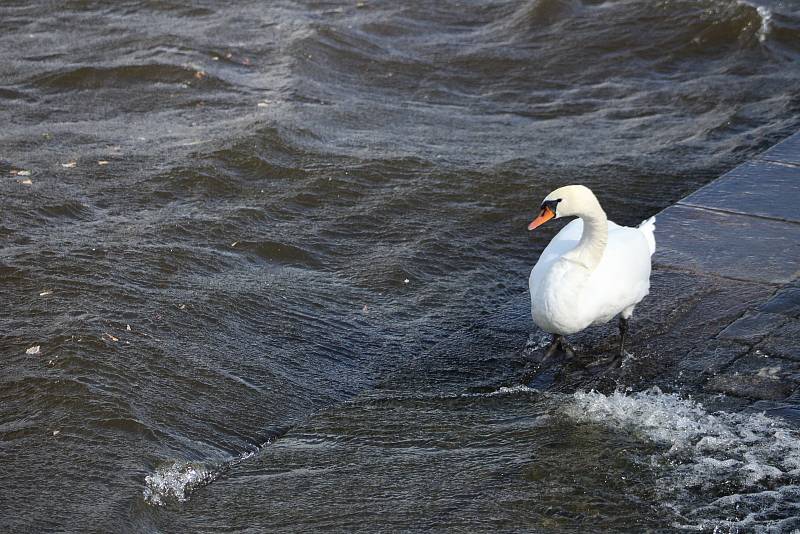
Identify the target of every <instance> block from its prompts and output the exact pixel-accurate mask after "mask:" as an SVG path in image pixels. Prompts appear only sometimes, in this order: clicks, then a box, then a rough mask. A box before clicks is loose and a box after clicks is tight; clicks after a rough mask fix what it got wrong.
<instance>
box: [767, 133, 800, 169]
mask: <svg viewBox="0 0 800 534" xmlns="http://www.w3.org/2000/svg"><path fill="white" fill-rule="evenodd" d="M758 157H759V159H766V160H771V161H780V162H783V163H792V164H795V165H800V132H798V133H796V134H794V135H791V136H789V137H787V138H786V139H784V140H783V141H781V142H780V143H778V144H777V145H775V146H774V147H772V148H770V149H769V150H767V151H766V152H764V153H763V154H761V155H760V156H758Z"/></svg>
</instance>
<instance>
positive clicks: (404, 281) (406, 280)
mask: <svg viewBox="0 0 800 534" xmlns="http://www.w3.org/2000/svg"><path fill="white" fill-rule="evenodd" d="M410 281H411V280H409V279H408V278H406V279H405V280H403V283H404V284H407V283H409V282H410Z"/></svg>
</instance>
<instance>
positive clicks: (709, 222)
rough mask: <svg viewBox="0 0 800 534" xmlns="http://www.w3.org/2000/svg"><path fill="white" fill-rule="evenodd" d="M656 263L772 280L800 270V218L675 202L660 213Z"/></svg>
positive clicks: (784, 279) (786, 280)
mask: <svg viewBox="0 0 800 534" xmlns="http://www.w3.org/2000/svg"><path fill="white" fill-rule="evenodd" d="M653 261H654V263H655V265H656V267H662V268H663V267H671V268H675V269H681V270H689V271H693V272H701V273H707V274H713V275H717V276H724V277H727V278H735V279H737V280H749V281H754V282H761V283H767V284H787V283H789V282H791V281H793V280H795V279H796V278H797V277H798V275H800V224H794V223H787V222H783V221H776V220H770V219H763V218H760V217H753V216H747V215H741V214H736V213H727V212H720V211H715V210H709V209H706V208H698V207H694V206H685V205H683V204H681V203H679V204H676V205H674V206H670V207H669V208H667V209H666V210H664V211H662V212H661V213H660V214H659V215H657V216H656V254H655V257H654V259H653Z"/></svg>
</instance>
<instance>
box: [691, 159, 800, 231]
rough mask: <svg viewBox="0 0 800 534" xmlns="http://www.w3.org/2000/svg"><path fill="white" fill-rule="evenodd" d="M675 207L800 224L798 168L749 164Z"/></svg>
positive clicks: (764, 162) (739, 167)
mask: <svg viewBox="0 0 800 534" xmlns="http://www.w3.org/2000/svg"><path fill="white" fill-rule="evenodd" d="M799 149H800V148H799ZM678 204H679V205H684V206H694V207H699V208H708V209H715V210H720V211H728V212H732V213H739V214H743V215H752V216H756V217H764V218H769V219H777V220H781V221H790V222H793V223H797V224H800V167H794V166H789V165H784V164H782V163H775V162H769V161H759V160H754V161H748V162H747V163H744V164H742V165H739V166H738V167H736V168H735V169H733V170H732V171H730V172H729V173H727V174H725V175H724V176H722V177H721V178H719V179H717V180H715V181H713V182H711V183H710V184H708V185H707V186H705V187H703V188H702V189H699V190H698V191H697V192H695V193H692V194H691V195H689V196H688V197H686V198H684V199H683V200H681V201H680V202H679V203H678Z"/></svg>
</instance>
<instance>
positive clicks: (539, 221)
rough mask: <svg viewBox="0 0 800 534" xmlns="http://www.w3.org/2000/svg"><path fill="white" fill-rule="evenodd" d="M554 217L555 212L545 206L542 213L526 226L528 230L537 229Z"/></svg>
mask: <svg viewBox="0 0 800 534" xmlns="http://www.w3.org/2000/svg"><path fill="white" fill-rule="evenodd" d="M555 216H556V212H554V211H553V210H551V209H550V208H548V207H547V206H545V207H544V208H542V212H541V213H540V214H539V216H538V217H536V218H535V219H534V220H533V221H531V223H530V224H529V225H528V230H533V229H534V228H538V227H540V226H541V225H543V224H544V223H546V222H547V221H549V220H550V219H552V218H553V217H555Z"/></svg>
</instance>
